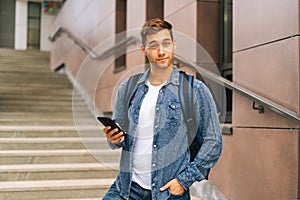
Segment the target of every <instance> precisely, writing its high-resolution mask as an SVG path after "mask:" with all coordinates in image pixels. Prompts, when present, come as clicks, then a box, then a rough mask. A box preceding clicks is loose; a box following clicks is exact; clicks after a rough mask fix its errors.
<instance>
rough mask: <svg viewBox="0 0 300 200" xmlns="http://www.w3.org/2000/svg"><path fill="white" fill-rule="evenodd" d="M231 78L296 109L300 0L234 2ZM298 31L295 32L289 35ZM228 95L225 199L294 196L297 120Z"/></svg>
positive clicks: (298, 101)
mask: <svg viewBox="0 0 300 200" xmlns="http://www.w3.org/2000/svg"><path fill="white" fill-rule="evenodd" d="M233 16H234V19H233V51H234V53H233V79H234V82H235V83H238V84H239V85H241V86H244V87H245V88H247V89H250V90H252V91H254V92H256V93H258V94H260V95H262V96H264V97H266V98H268V99H270V100H272V101H274V102H276V103H278V104H280V105H282V106H284V107H286V108H288V109H290V110H292V111H294V112H296V113H298V114H299V111H300V110H299V106H300V99H299V86H300V84H299V83H300V82H299V74H300V73H299V72H300V68H299V1H298V0H290V1H276V2H275V1H272V0H264V1H261V0H255V1H251V2H250V1H238V0H234V1H233ZM292 35H297V36H296V37H290V36H292ZM251 107H252V102H251V101H250V100H248V99H246V98H244V97H242V96H240V95H238V94H234V96H233V127H234V128H233V135H232V136H230V137H227V138H226V139H225V145H227V146H230V147H227V148H226V147H225V149H226V150H225V151H226V152H227V155H228V159H229V160H230V161H228V163H226V164H225V162H224V169H226V170H224V171H223V172H224V173H225V172H226V171H227V172H229V174H230V176H229V175H228V176H225V178H226V183H227V186H225V187H224V188H225V189H226V190H224V191H226V195H227V196H228V197H229V198H230V199H233V200H234V199H243V200H247V199H249V200H250V199H251V200H252V199H280V200H285V199H286V200H288V199H296V198H297V197H299V129H298V128H299V124H295V123H292V122H290V121H288V120H287V119H285V118H283V117H281V116H279V115H277V114H275V113H274V112H273V111H271V110H269V109H265V113H264V114H259V113H258V112H257V111H255V110H253V109H252V108H251Z"/></svg>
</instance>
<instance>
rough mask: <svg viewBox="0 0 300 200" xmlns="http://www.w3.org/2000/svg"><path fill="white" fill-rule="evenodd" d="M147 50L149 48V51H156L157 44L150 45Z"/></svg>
mask: <svg viewBox="0 0 300 200" xmlns="http://www.w3.org/2000/svg"><path fill="white" fill-rule="evenodd" d="M149 48H151V49H157V48H158V44H151V45H150V46H149Z"/></svg>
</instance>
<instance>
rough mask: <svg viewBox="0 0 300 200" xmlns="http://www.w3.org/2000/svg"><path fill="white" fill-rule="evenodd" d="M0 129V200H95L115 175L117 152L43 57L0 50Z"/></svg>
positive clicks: (47, 55)
mask: <svg viewBox="0 0 300 200" xmlns="http://www.w3.org/2000/svg"><path fill="white" fill-rule="evenodd" d="M0 124H1V126H0V133H1V134H0V199H5V200H6V199H8V200H14V199H18V200H19V199H22V200H23V199H25V200H27V199H30V200H32V199H37V200H41V199H57V200H58V199H69V200H70V199H82V200H83V199H90V200H91V199H94V200H95V199H100V198H101V197H102V196H103V195H104V193H105V192H106V190H107V189H108V188H109V186H110V185H111V184H112V182H113V180H114V178H115V176H116V174H117V170H116V169H117V168H118V164H117V163H118V162H119V159H120V153H121V151H120V149H119V150H111V149H110V148H109V147H108V146H107V143H106V138H105V135H104V133H103V132H102V128H103V126H101V125H100V123H99V122H98V121H97V120H96V119H95V116H93V115H92V114H91V112H90V111H89V109H88V107H87V106H86V105H85V103H84V101H83V100H82V98H81V96H80V95H79V94H78V93H77V92H76V91H75V90H74V89H73V86H72V84H71V83H70V81H69V80H68V79H67V77H66V76H65V75H64V74H59V73H54V72H51V70H50V69H49V52H39V51H15V50H10V49H1V48H0ZM106 163H107V164H106Z"/></svg>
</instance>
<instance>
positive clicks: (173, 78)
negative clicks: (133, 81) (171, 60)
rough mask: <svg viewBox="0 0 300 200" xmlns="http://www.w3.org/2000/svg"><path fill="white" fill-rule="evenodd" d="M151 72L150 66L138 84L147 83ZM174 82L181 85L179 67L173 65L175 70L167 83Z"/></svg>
mask: <svg viewBox="0 0 300 200" xmlns="http://www.w3.org/2000/svg"><path fill="white" fill-rule="evenodd" d="M149 73H150V68H148V69H147V70H146V71H145V72H144V74H143V75H142V77H141V78H140V79H139V80H138V82H137V84H138V85H140V84H146V81H147V79H148V76H149ZM169 83H171V84H173V85H179V71H178V69H177V67H176V66H173V72H172V74H171V76H170V77H169V79H168V81H167V82H166V84H165V85H167V84H169Z"/></svg>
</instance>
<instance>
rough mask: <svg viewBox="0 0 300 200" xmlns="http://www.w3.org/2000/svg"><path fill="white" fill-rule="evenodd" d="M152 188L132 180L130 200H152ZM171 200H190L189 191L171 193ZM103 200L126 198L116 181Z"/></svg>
mask: <svg viewBox="0 0 300 200" xmlns="http://www.w3.org/2000/svg"><path fill="white" fill-rule="evenodd" d="M151 199H152V197H151V190H146V189H144V188H142V187H141V186H139V184H137V183H135V182H132V183H131V188H130V194H129V200H151ZM168 199H169V200H190V194H189V192H187V191H186V192H184V193H183V194H182V195H173V194H170V196H169V198H168ZM102 200H125V199H124V198H123V197H121V196H120V193H119V191H118V189H117V187H116V183H115V182H114V183H113V184H112V186H111V187H110V189H109V190H108V191H107V193H106V195H105V196H104V197H103V198H102Z"/></svg>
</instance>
